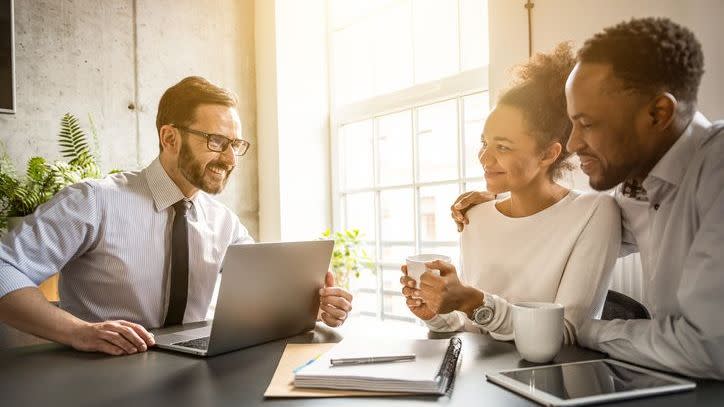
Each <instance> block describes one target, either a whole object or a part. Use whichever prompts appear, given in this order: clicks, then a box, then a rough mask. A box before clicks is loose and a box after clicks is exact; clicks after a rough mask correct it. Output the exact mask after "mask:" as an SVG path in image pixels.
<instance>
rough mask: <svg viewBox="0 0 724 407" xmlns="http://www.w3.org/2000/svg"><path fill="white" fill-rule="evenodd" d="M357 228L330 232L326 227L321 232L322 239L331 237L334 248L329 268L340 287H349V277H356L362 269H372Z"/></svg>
mask: <svg viewBox="0 0 724 407" xmlns="http://www.w3.org/2000/svg"><path fill="white" fill-rule="evenodd" d="M361 236H362V235H361V233H360V231H359V229H349V230H343V231H341V232H332V231H331V230H329V229H327V230H326V231H324V233H322V238H323V239H333V240H334V249H333V250H332V260H331V262H330V265H329V267H330V269H331V271H332V273H333V274H334V281H335V282H336V284H337V285H338V286H340V287H343V288H345V289H349V283H350V280H351V277H352V276H354V277H355V278H358V277H359V275H360V271H361V270H363V269H369V270H374V268H373V263H372V261H371V260H370V258H369V256H368V255H367V252H366V251H365V249H364V247H362V243H361V242H360V238H361Z"/></svg>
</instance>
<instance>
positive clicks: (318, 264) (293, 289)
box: [155, 240, 334, 356]
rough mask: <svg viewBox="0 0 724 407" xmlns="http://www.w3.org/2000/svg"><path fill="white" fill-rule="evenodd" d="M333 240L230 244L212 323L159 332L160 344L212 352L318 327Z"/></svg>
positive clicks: (201, 352) (244, 346) (205, 352)
mask: <svg viewBox="0 0 724 407" xmlns="http://www.w3.org/2000/svg"><path fill="white" fill-rule="evenodd" d="M333 246H334V242H333V241H332V240H314V241H303V242H281V243H256V244H244V245H232V246H229V248H228V249H227V252H226V256H225V257H224V261H223V265H222V269H223V273H222V276H221V287H220V289H219V297H218V301H217V303H216V312H215V313H214V319H213V322H212V323H211V325H210V326H205V327H202V328H190V329H187V330H182V331H179V332H174V333H169V334H161V335H156V337H155V341H156V346H157V347H159V348H163V349H169V350H174V351H179V352H185V353H191V354H194V355H199V356H213V355H218V354H220V353H225V352H230V351H233V350H237V349H242V348H246V347H249V346H254V345H258V344H261V343H264V342H269V341H273V340H277V339H281V338H285V337H289V336H294V335H297V334H300V333H302V332H306V331H309V330H311V329H313V328H314V326H315V323H316V320H317V311H318V309H319V289H320V288H322V287H323V286H324V277H325V275H326V273H327V269H328V268H329V261H330V258H331V256H332V248H333Z"/></svg>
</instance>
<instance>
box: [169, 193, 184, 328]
mask: <svg viewBox="0 0 724 407" xmlns="http://www.w3.org/2000/svg"><path fill="white" fill-rule="evenodd" d="M190 205H191V203H190V202H188V201H186V200H184V199H182V200H180V201H178V202H176V203H175V204H174V205H173V209H174V210H175V211H176V216H175V217H174V219H173V229H172V231H171V292H170V294H169V298H168V312H167V313H166V321H165V322H164V323H163V326H169V325H178V324H181V323H182V322H183V319H184V312H185V311H186V297H187V296H188V292H189V237H188V236H189V235H188V230H189V227H188V221H187V220H186V212H187V211H188V208H189V206H190Z"/></svg>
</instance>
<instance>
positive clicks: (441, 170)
mask: <svg viewBox="0 0 724 407" xmlns="http://www.w3.org/2000/svg"><path fill="white" fill-rule="evenodd" d="M329 14H330V20H331V24H330V31H329V40H330V49H331V51H330V52H331V59H330V61H331V70H330V76H331V78H330V88H331V100H332V124H333V126H332V132H333V156H334V157H333V158H334V160H333V161H334V171H333V178H334V183H333V184H334V185H333V188H334V215H335V226H336V227H337V228H358V229H360V230H361V231H362V232H363V233H364V240H365V244H366V245H367V251H368V253H369V254H370V256H371V257H372V259H373V260H374V262H375V266H374V270H371V271H370V272H366V273H362V276H361V278H360V279H359V280H357V281H355V282H354V287H353V288H354V290H355V292H356V294H355V309H356V310H361V312H362V313H365V314H372V315H377V316H380V317H381V318H396V319H412V315H411V314H410V313H409V311H408V310H407V307H406V306H405V304H404V298H403V297H402V295H401V294H400V286H399V277H400V269H399V267H400V265H401V264H403V263H404V261H405V257H407V256H409V255H411V254H415V253H423V252H426V253H430V252H432V253H440V254H447V255H449V256H450V257H451V258H453V261H454V263H455V264H456V265H458V266H459V258H460V249H459V241H458V233H457V231H456V229H455V225H454V223H453V222H452V219H451V218H450V211H449V207H450V205H451V203H452V202H453V200H454V199H455V197H457V196H458V194H460V193H461V192H463V191H466V190H471V189H482V188H484V186H485V185H484V179H483V177H482V169H481V166H480V163H479V162H478V158H477V152H478V150H479V148H480V133H481V130H482V125H483V122H484V120H485V117H486V115H487V112H488V110H489V105H488V100H489V95H488V92H487V83H488V80H487V72H488V70H487V66H488V38H487V33H488V28H487V0H397V1H395V0H388V1H384V0H376V1H370V0H366V1H356V0H330V13H329Z"/></svg>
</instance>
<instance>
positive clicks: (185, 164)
mask: <svg viewBox="0 0 724 407" xmlns="http://www.w3.org/2000/svg"><path fill="white" fill-rule="evenodd" d="M214 167H217V168H220V169H223V170H225V171H226V177H225V178H224V180H223V181H222V182H221V184H218V185H217V184H210V183H208V182H207V181H206V180H205V179H204V172H205V171H206V168H214ZM178 169H179V170H180V171H181V174H183V176H184V177H185V178H186V180H187V181H188V182H189V183H191V185H193V186H195V187H196V188H198V189H200V190H202V191H204V192H206V193H208V194H218V193H219V192H221V191H222V190H223V189H224V187H225V186H226V182H227V181H228V180H229V175H230V174H231V171H233V169H234V167H229V166H227V165H225V164H223V163H222V162H220V161H212V162H210V163H208V164H207V165H206V166H202V165H201V163H199V161H198V160H197V159H196V156H195V155H194V153H193V152H192V151H191V148H189V145H188V143H187V142H186V140H185V139H183V140H182V141H181V151H180V152H179V156H178Z"/></svg>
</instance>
